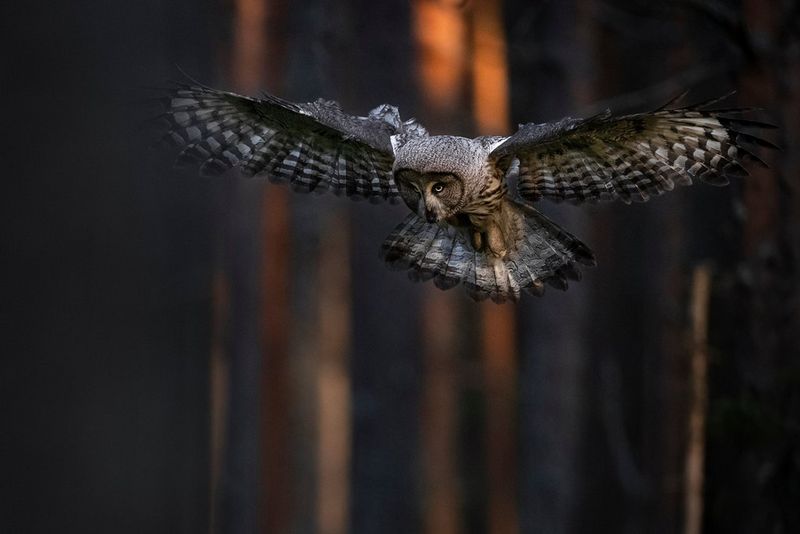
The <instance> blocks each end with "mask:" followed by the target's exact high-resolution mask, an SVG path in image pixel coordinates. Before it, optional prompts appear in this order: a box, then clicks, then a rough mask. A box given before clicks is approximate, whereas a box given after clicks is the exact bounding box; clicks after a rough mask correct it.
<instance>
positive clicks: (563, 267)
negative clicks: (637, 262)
mask: <svg viewBox="0 0 800 534" xmlns="http://www.w3.org/2000/svg"><path fill="white" fill-rule="evenodd" d="M507 202H512V201H507ZM514 204H515V205H516V206H517V207H518V208H519V211H520V214H521V216H522V217H523V219H524V221H523V224H522V225H521V232H520V233H519V235H518V236H517V241H516V243H515V246H514V250H513V251H512V252H511V253H509V254H508V255H507V256H506V257H503V258H497V257H495V256H493V255H491V254H489V253H487V252H485V251H476V250H475V249H474V248H473V247H472V245H471V244H470V241H469V240H468V239H467V238H466V237H465V236H464V234H463V233H462V232H461V231H459V229H457V228H455V227H453V226H450V225H440V224H431V223H427V222H425V221H424V220H423V219H421V218H419V217H417V216H416V215H414V214H411V215H409V216H408V217H406V219H405V220H404V221H403V222H402V223H400V224H399V225H398V226H397V227H396V228H395V229H394V231H393V232H392V233H391V234H390V235H389V237H387V238H386V240H385V241H384V243H383V246H382V247H381V256H382V258H383V259H384V261H386V263H387V264H388V265H389V267H391V268H393V269H398V270H407V271H408V276H409V278H410V279H411V280H414V281H427V280H433V283H434V284H435V285H436V287H438V288H440V289H450V288H453V287H455V286H457V285H458V284H462V285H463V286H464V288H465V289H466V291H467V294H468V295H469V296H470V297H471V298H472V299H474V300H477V301H481V300H485V299H487V298H490V299H491V300H492V301H494V302H497V303H502V302H506V301H517V300H519V298H520V295H521V293H522V292H523V291H525V292H527V293H530V294H533V295H537V296H541V295H542V294H544V288H545V284H549V285H551V286H552V287H555V288H557V289H561V290H566V289H567V287H568V280H580V278H581V273H580V271H579V270H578V268H577V265H576V264H577V263H580V264H583V265H594V257H593V255H592V252H591V251H590V250H589V248H588V247H586V245H584V244H583V243H581V242H580V241H579V240H578V239H577V238H576V237H574V236H572V235H571V234H569V233H568V232H566V231H565V230H564V229H563V228H561V227H560V226H558V225H557V224H555V223H554V222H552V221H550V220H549V219H547V218H546V217H545V216H544V215H542V214H541V213H539V212H538V211H536V210H535V209H533V208H531V207H529V206H525V205H522V204H518V203H516V202H515V203H514Z"/></svg>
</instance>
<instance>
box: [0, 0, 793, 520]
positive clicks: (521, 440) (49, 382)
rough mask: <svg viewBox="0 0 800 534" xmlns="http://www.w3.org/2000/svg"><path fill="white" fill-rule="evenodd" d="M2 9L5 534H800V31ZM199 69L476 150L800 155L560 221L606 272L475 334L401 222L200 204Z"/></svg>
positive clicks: (479, 11) (254, 6) (683, 21)
mask: <svg viewBox="0 0 800 534" xmlns="http://www.w3.org/2000/svg"><path fill="white" fill-rule="evenodd" d="M2 9H3V11H5V13H4V16H3V21H4V24H3V27H4V30H3V34H4V35H3V36H4V38H5V39H9V41H8V43H7V44H6V46H4V54H3V55H4V59H3V67H2V72H3V78H2V83H0V86H2V89H0V94H2V101H3V105H4V106H3V107H4V108H7V109H6V111H4V113H3V117H4V120H3V127H2V130H3V131H2V134H0V136H2V146H3V173H2V176H3V180H2V187H3V193H2V194H1V195H0V199H2V200H1V202H2V204H3V209H2V211H1V213H2V214H3V228H4V230H3V242H4V245H3V264H4V265H6V266H10V267H11V269H10V273H9V272H7V274H6V275H5V276H4V277H3V278H4V279H3V283H2V288H3V289H2V295H3V298H2V302H3V307H2V308H3V311H2V316H0V324H2V328H3V333H2V336H1V337H2V346H3V349H2V354H3V355H2V368H1V369H0V373H1V374H0V395H2V408H0V411H1V412H2V414H3V416H2V423H1V424H2V428H0V453H1V457H2V459H1V460H0V462H2V467H1V469H2V471H0V488H2V490H3V491H2V493H3V497H2V499H0V531H1V532H4V533H26V532H36V533H39V532H83V533H91V532H102V533H127V532H130V533H141V532H148V533H155V532H165V533H166V532H168V533H191V534H197V533H204V532H205V533H211V534H214V533H232V534H238V533H255V532H261V533H270V534H271V533H316V532H319V533H325V534H342V533H346V532H353V533H395V532H396V533H403V534H407V533H415V532H422V533H436V534H455V533H462V532H464V533H483V532H490V533H496V534H505V533H516V532H525V533H583V532H612V533H623V532H625V533H642V532H665V533H673V532H686V533H689V534H694V533H699V532H701V531H702V532H726V533H732V532H772V533H783V532H787V533H788V532H798V531H800V506H798V504H799V503H800V421H799V419H798V418H799V416H800V354H798V353H799V352H800V310H799V309H798V308H799V307H800V301H799V300H798V298H799V297H800V288H799V287H798V283H800V277H799V275H798V269H799V267H798V260H800V204H798V202H799V201H798V196H797V195H796V193H797V187H798V181H797V180H798V174H799V173H800V152H799V151H798V146H800V145H798V141H799V139H798V138H799V136H800V60H799V56H800V40H799V39H798V36H799V35H800V30H799V29H798V24H800V11H799V10H798V3H797V2H794V1H790V0H767V1H757V0H741V1H736V0H711V1H701V0H671V1H663V2H649V1H644V0H559V1H555V0H550V1H547V0H538V1H530V0H524V1H523V0H505V1H503V0H412V1H410V2H406V1H386V2H376V1H371V0H344V1H338V2H337V1H332V0H291V1H290V0H191V1H189V0H172V1H168V0H138V1H136V2H122V1H118V0H82V1H81V2H37V1H31V2H13V3H11V2H7V3H5V5H4V7H3V8H2ZM177 67H180V68H182V69H183V70H185V71H186V72H187V73H189V74H191V75H192V76H193V77H195V78H198V79H199V80H201V81H203V82H205V83H207V84H209V85H213V86H218V87H222V88H226V89H230V90H236V91H240V92H244V93H251V94H252V93H255V92H256V91H258V90H260V89H265V90H268V91H269V92H271V93H273V94H277V95H279V96H282V97H284V98H287V99H290V100H295V101H307V100H312V99H315V98H317V97H319V96H324V97H327V98H332V99H336V100H338V101H340V102H341V103H342V105H343V107H344V108H345V109H346V110H348V111H350V112H353V113H365V112H366V111H367V110H369V109H371V108H372V107H373V106H375V105H377V104H380V103H383V102H390V103H393V104H396V105H398V106H399V107H400V109H401V113H403V114H404V115H405V116H416V117H417V118H419V119H421V120H422V121H423V123H425V124H426V125H427V126H428V127H429V129H430V130H431V131H432V132H434V133H444V132H448V133H453V132H457V133H462V134H465V135H477V134H503V133H509V132H512V131H513V129H514V125H516V124H517V123H520V122H530V121H537V122H542V121H547V120H553V119H558V118H560V117H562V116H565V115H568V114H571V115H573V116H585V115H588V114H591V113H594V112H597V111H598V110H601V109H604V108H606V107H611V108H612V109H613V110H614V111H616V112H630V111H641V110H648V109H654V108H656V107H658V106H659V105H661V104H663V103H664V102H666V101H667V100H669V99H670V98H671V97H673V96H675V95H677V94H679V93H681V92H682V91H683V90H684V89H691V90H692V91H691V93H690V96H689V97H688V101H690V102H691V101H700V100H702V99H705V98H710V97H714V96H719V95H721V94H724V93H726V92H727V91H729V90H731V89H738V93H737V95H736V96H735V97H733V98H732V99H730V101H729V102H730V104H731V105H744V106H759V107H763V108H764V109H765V111H763V112H756V113H755V114H754V115H753V116H754V117H755V118H760V119H768V120H770V121H772V122H774V123H775V124H776V125H778V126H779V128H778V129H777V130H775V131H774V132H770V138H771V139H772V140H773V141H775V142H777V143H778V144H780V145H781V146H783V150H782V151H780V152H776V151H760V152H759V154H760V156H761V157H762V158H763V159H764V160H766V161H767V163H769V165H770V168H769V169H768V170H767V169H762V168H759V167H753V168H752V169H753V172H752V176H750V177H749V178H746V179H744V180H737V181H736V182H735V183H733V184H732V185H731V186H730V187H728V188H724V189H717V188H712V187H709V186H706V185H698V186H696V187H692V188H682V189H680V190H677V191H674V192H673V193H672V194H670V195H667V196H665V197H662V198H658V199H655V200H653V201H651V202H649V203H648V204H644V205H641V204H640V205H632V206H625V205H622V204H608V205H598V206H592V207H584V208H576V207H573V206H556V205H552V204H543V205H542V206H541V207H542V209H543V210H544V211H545V212H546V213H548V214H549V215H550V216H552V217H553V218H555V219H556V220H557V221H559V222H561V223H562V224H564V225H565V226H566V227H567V228H568V229H569V230H570V231H571V232H573V233H575V234H576V235H577V236H579V237H580V238H581V239H582V240H583V241H585V242H586V243H587V244H588V245H589V246H590V247H592V248H593V249H594V250H595V252H596V256H597V258H598V262H599V265H598V267H596V268H593V269H588V270H585V272H584V279H583V281H581V282H580V283H573V284H572V286H571V287H570V289H569V290H568V291H567V292H566V293H562V292H560V291H557V290H555V289H549V290H548V291H547V292H546V294H545V296H544V297H542V298H533V297H526V298H524V299H523V301H522V302H521V303H519V304H518V305H502V306H498V305H494V304H492V303H484V304H475V303H473V302H471V301H470V300H468V299H467V297H466V296H465V295H464V294H463V291H462V290H461V289H460V288H459V289H455V290H452V291H450V292H446V293H445V292H440V291H439V290H437V289H435V288H434V287H433V286H432V285H431V284H423V285H418V284H413V283H411V282H410V281H408V280H406V277H405V275H404V274H403V273H397V272H391V271H388V270H386V269H385V268H384V267H383V265H382V264H381V262H380V260H379V259H378V257H377V256H378V249H379V246H380V243H381V242H382V240H383V238H384V237H385V236H386V235H387V234H388V233H389V231H390V230H391V229H392V228H393V226H394V225H395V224H396V223H397V222H398V221H399V220H400V218H401V216H402V214H403V209H404V208H403V207H401V206H392V207H388V208H385V207H376V206H372V205H368V204H361V203H353V202H347V201H345V200H342V199H336V198H327V197H316V196H314V197H306V196H301V195H296V194H293V193H291V192H289V191H288V190H287V189H286V188H283V187H280V186H274V185H267V184H266V183H265V180H263V179H253V180H247V179H243V178H241V177H239V176H237V175H236V174H235V173H229V174H228V175H226V176H224V177H221V178H217V179H208V178H199V177H197V176H196V175H193V174H192V173H175V172H172V171H170V161H171V158H170V156H171V155H170V154H166V155H165V154H163V153H159V152H153V151H151V150H148V148H147V146H148V144H149V143H150V142H151V141H152V140H153V138H152V133H151V132H149V131H148V130H146V129H142V128H141V125H142V123H143V122H145V119H146V118H147V117H148V114H151V113H152V111H153V110H152V109H151V108H150V107H149V104H148V100H147V99H148V98H149V97H152V96H156V95H157V94H158V92H157V91H154V90H153V89H152V88H153V87H159V86H164V85H165V83H166V82H167V81H168V80H170V79H181V74H180V73H179V72H178V68H177Z"/></svg>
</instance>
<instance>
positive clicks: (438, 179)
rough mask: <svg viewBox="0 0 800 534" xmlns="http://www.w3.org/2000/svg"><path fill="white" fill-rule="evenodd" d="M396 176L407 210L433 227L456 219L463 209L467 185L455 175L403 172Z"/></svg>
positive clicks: (408, 170)
mask: <svg viewBox="0 0 800 534" xmlns="http://www.w3.org/2000/svg"><path fill="white" fill-rule="evenodd" d="M394 176H395V182H396V183H397V186H398V189H399V190H400V196H401V197H402V198H403V201H404V202H405V203H406V206H408V208H409V209H410V210H411V211H413V212H414V213H416V214H417V215H419V216H420V217H421V218H423V219H425V220H426V221H428V222H430V223H435V222H440V221H443V220H445V219H447V218H448V217H451V216H453V215H455V214H456V213H457V211H458V208H459V207H460V206H461V205H462V199H463V197H464V184H463V182H462V180H461V179H460V178H459V177H458V176H456V175H455V174H453V173H447V172H428V173H421V172H417V171H415V170H413V169H399V170H397V171H396V172H395V175H394Z"/></svg>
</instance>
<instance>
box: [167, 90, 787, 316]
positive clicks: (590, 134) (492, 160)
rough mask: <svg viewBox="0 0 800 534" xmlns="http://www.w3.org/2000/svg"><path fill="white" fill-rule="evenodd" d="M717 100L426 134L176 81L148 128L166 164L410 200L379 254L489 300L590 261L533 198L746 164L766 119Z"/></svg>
mask: <svg viewBox="0 0 800 534" xmlns="http://www.w3.org/2000/svg"><path fill="white" fill-rule="evenodd" d="M720 100H721V99H717V100H714V101H710V102H706V103H704V104H700V105H695V106H691V107H677V106H676V104H675V103H676V101H677V99H676V100H673V101H671V102H670V103H668V104H667V105H665V106H663V107H661V108H659V109H657V110H655V111H653V112H649V113H638V114H632V115H623V116H613V115H612V114H611V113H610V112H609V111H606V112H604V113H601V114H598V115H595V116H592V117H589V118H586V119H576V118H565V119H562V120H560V121H558V122H554V123H549V124H535V123H528V124H523V125H520V126H519V128H518V130H517V132H516V133H514V134H513V135H511V136H508V137H501V136H495V137H491V136H490V137H476V138H474V139H471V138H467V137H459V136H453V135H430V134H429V133H428V132H427V131H426V129H425V128H424V127H423V126H422V125H421V124H420V123H419V122H418V121H416V120H414V119H410V120H405V121H404V120H402V119H401V118H400V114H399V112H398V110H397V108H396V107H394V106H390V105H381V106H378V107H377V108H375V109H373V110H372V111H370V112H369V113H368V114H367V115H366V116H353V115H349V114H347V113H345V112H343V111H342V109H341V108H340V106H339V105H338V104H337V103H336V102H332V101H328V100H323V99H320V100H317V101H315V102H309V103H302V104H295V103H291V102H288V101H285V100H282V99H280V98H277V97H275V96H272V95H268V94H263V95H262V96H260V97H259V98H251V97H247V96H241V95H237V94H234V93H231V92H225V91H219V90H216V89H212V88H209V87H205V86H203V85H200V84H195V83H189V84H178V85H176V86H174V87H173V88H172V89H170V91H169V93H168V94H166V95H165V96H164V97H163V98H161V99H160V102H161V103H162V104H163V107H164V109H163V113H162V114H161V115H160V116H159V119H158V120H159V121H160V122H161V123H162V124H163V125H164V127H165V131H164V133H163V137H161V141H162V142H163V143H164V144H168V145H171V146H174V147H178V149H176V152H178V151H179V153H178V155H177V158H176V165H177V166H178V167H185V166H193V167H195V168H198V169H199V171H200V173H202V174H205V175H218V174H221V173H224V172H226V171H228V170H229V169H231V168H234V167H235V168H238V169H239V170H240V172H241V173H242V174H243V175H245V176H256V175H266V176H267V177H268V178H269V179H270V180H272V181H275V182H287V183H289V184H290V186H291V187H292V188H293V189H294V190H296V191H301V192H312V191H313V192H315V193H319V192H324V191H330V192H332V193H334V194H336V195H344V196H347V197H350V198H353V199H368V200H369V201H371V202H375V203H379V202H382V201H390V202H399V201H402V202H403V203H405V205H406V206H407V207H408V209H409V211H410V213H408V215H407V216H406V218H405V220H403V221H402V222H401V223H400V224H399V225H397V227H396V228H395V229H394V231H392V232H391V234H390V235H389V236H388V237H387V238H386V240H385V241H384V243H383V245H382V247H381V256H382V257H383V259H384V260H385V262H386V263H387V264H388V265H389V266H390V267H391V268H395V269H400V270H407V271H408V274H409V277H410V278H411V279H412V280H423V281H425V280H433V283H434V284H435V285H436V286H437V287H439V288H441V289H449V288H452V287H454V286H456V285H458V284H459V283H460V284H461V285H463V286H464V288H465V289H466V291H467V294H468V295H469V296H470V297H472V298H473V299H475V300H484V299H486V298H490V299H491V300H492V301H494V302H498V303H500V302H504V301H507V300H512V301H516V300H518V299H519V298H520V295H521V294H522V292H523V291H524V292H527V293H531V294H533V295H541V294H542V293H543V292H544V288H545V284H547V285H550V286H553V287H555V288H558V289H562V290H563V289H566V288H567V283H568V282H567V280H570V279H571V280H579V279H580V277H581V272H580V270H579V268H578V266H579V265H582V266H591V265H594V264H595V259H594V256H593V254H592V251H591V250H590V249H589V248H588V247H587V246H586V245H584V244H583V243H582V242H581V241H580V240H579V239H578V238H576V237H575V236H573V235H572V234H570V233H569V232H568V231H567V230H565V229H564V228H562V227H561V226H559V225H558V224H556V223H555V222H553V221H551V220H550V219H548V218H547V217H545V216H544V215H543V214H542V213H540V212H539V211H537V210H536V209H535V208H534V207H533V206H532V203H533V202H536V201H538V200H540V199H548V200H551V201H555V202H561V201H567V202H571V203H574V204H582V203H595V202H601V201H613V200H621V201H622V202H624V203H630V202H631V201H646V200H648V199H649V198H651V197H654V196H658V195H661V194H662V193H664V192H666V191H670V190H672V189H673V188H674V187H675V186H676V185H690V184H691V183H692V182H693V181H694V180H700V181H702V182H705V183H708V184H711V185H717V186H719V185H724V184H727V183H728V178H727V177H728V176H742V175H746V174H747V171H746V170H745V168H744V167H743V165H742V160H743V159H744V158H746V157H747V158H751V159H753V160H755V161H757V162H760V160H759V159H758V158H757V157H756V156H755V155H754V154H753V151H754V149H753V147H754V145H768V146H771V144H770V143H769V142H768V141H766V140H764V139H762V138H761V137H759V136H757V135H754V133H753V132H754V131H755V132H756V133H758V129H760V128H766V127H769V126H770V125H768V124H765V123H761V122H757V121H753V120H749V119H746V118H744V117H743V116H742V114H743V112H745V111H747V110H745V109H711V108H712V107H713V106H714V104H716V103H717V102H719V101H720ZM512 176H513V177H514V178H516V180H515V182H516V191H515V192H513V191H510V186H509V178H510V177H512Z"/></svg>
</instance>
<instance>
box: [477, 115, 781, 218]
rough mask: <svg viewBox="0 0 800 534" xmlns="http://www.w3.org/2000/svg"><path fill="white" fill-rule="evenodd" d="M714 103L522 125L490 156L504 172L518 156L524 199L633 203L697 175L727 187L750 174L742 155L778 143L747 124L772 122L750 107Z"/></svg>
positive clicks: (747, 154)
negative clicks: (753, 114)
mask: <svg viewBox="0 0 800 534" xmlns="http://www.w3.org/2000/svg"><path fill="white" fill-rule="evenodd" d="M715 102H716V101H711V102H707V103H705V104H700V105H696V106H691V107H685V108H678V109H668V107H669V104H667V105H666V106H664V107H662V108H661V109H658V110H656V111H653V112H649V113H637V114H634V115H625V116H616V117H615V116H612V115H611V113H610V112H608V111H606V112H605V113H601V114H599V115H596V116H594V117H590V118H588V119H573V118H566V119H563V120H561V121H558V122H555V123H552V124H533V123H531V124H525V125H522V126H520V128H519V130H518V131H517V133H515V134H514V135H512V136H511V137H508V138H506V139H504V140H501V141H500V142H498V143H497V144H496V145H495V147H494V150H493V151H492V153H491V155H492V157H494V158H495V159H496V160H497V161H498V162H499V163H500V166H501V167H505V168H506V169H507V168H508V167H509V166H510V164H511V162H512V161H513V160H518V161H519V181H518V184H519V185H518V188H519V193H520V195H521V196H522V197H523V198H525V199H527V200H538V199H540V198H542V197H544V198H548V199H551V200H555V201H562V200H566V201H568V202H572V203H581V202H587V201H588V202H597V201H598V200H617V199H619V200H622V201H623V202H626V203H629V202H631V201H632V200H637V201H646V200H648V199H649V198H650V197H653V196H657V195H660V194H662V193H664V192H666V191H670V190H672V189H673V188H674V187H675V185H676V184H678V185H690V184H691V183H692V180H693V179H699V180H701V181H703V182H706V183H709V184H712V185H725V184H727V183H728V179H727V176H728V175H746V174H747V171H746V170H745V168H744V167H743V166H742V162H743V158H745V157H749V158H751V159H755V160H756V161H759V162H760V161H761V160H759V159H758V157H757V156H755V155H754V154H753V148H752V147H753V145H761V146H767V147H771V148H775V146H774V145H772V143H770V142H769V141H767V140H765V139H762V138H761V137H758V136H756V135H754V134H752V133H748V132H747V131H745V129H760V128H771V127H773V126H772V125H770V124H766V123H762V122H757V121H753V120H749V119H745V118H743V117H741V114H742V112H745V111H748V110H745V109H728V110H721V109H715V110H714V109H708V107H709V106H711V105H712V104H714V103H715Z"/></svg>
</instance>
